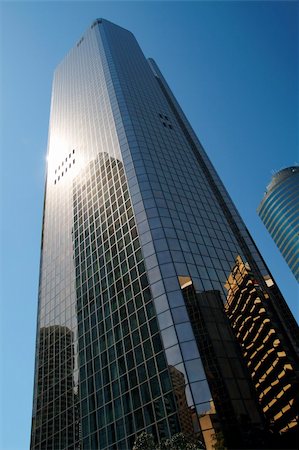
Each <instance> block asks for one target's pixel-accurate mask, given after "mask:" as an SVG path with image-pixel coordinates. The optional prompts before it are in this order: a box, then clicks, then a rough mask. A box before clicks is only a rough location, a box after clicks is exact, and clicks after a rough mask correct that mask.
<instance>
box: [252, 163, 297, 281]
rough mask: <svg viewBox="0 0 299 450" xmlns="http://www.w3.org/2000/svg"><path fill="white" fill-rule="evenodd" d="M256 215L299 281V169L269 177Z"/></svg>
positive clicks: (282, 171)
mask: <svg viewBox="0 0 299 450" xmlns="http://www.w3.org/2000/svg"><path fill="white" fill-rule="evenodd" d="M258 214H259V216H260V218H261V219H262V221H263V223H264V225H265V226H266V228H267V230H268V231H269V233H270V234H271V236H272V238H273V239H274V242H275V243H276V245H277V247H278V248H279V250H280V251H281V253H282V255H283V257H284V259H285V260H286V262H287V263H288V265H289V267H290V269H291V271H292V272H293V274H294V275H295V277H296V280H297V281H299V238H298V237H299V166H292V167H287V168H286V169H283V170H280V171H279V172H277V173H276V174H275V175H274V176H273V177H272V180H271V183H270V184H269V186H267V190H266V193H265V195H264V198H263V200H262V201H261V203H260V205H259V207H258Z"/></svg>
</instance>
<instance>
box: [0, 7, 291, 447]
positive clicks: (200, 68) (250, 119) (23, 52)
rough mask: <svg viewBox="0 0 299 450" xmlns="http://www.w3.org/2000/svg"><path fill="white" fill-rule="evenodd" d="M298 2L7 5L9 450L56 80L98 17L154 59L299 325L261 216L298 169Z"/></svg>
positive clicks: (21, 382) (20, 434)
mask: <svg viewBox="0 0 299 450" xmlns="http://www.w3.org/2000/svg"><path fill="white" fill-rule="evenodd" d="M298 5H299V4H298V2H287V1H284V2H190V3H189V2H168V1H164V2H109V3H108V2H107V3H106V2H43V1H40V2H32V3H31V2H1V5H0V8H1V23H0V29H1V32H0V33H1V53H0V54H1V88H0V93H1V110H0V113H1V117H0V123H1V160H0V162H1V205H2V207H1V211H2V212H1V248H2V252H1V253H2V258H1V270H0V273H1V294H2V295H1V297H2V311H1V347H2V348H1V350H2V354H3V360H2V364H1V385H2V388H1V397H2V398H1V403H0V404H1V408H2V409H1V427H2V429H1V438H0V448H1V450H8V449H9V450H23V449H24V450H25V449H26V450H27V449H28V447H29V439H30V425H31V424H30V423H31V408H32V388H33V369H34V346H35V327H36V312H37V288H38V271H39V254H40V236H41V221H42V206H43V191H44V171H45V156H46V147H47V131H48V120H49V109H50V96H51V82H52V75H53V71H54V69H55V67H56V65H57V64H58V63H59V62H60V60H61V59H62V58H63V57H64V55H65V54H66V52H67V51H68V50H69V49H70V48H71V47H72V46H73V45H74V44H75V43H76V42H77V41H78V40H79V39H80V37H81V35H82V34H83V32H84V31H85V29H86V28H87V27H88V26H90V24H91V22H92V21H93V20H94V19H95V18H97V17H103V18H106V19H108V20H111V21H112V22H115V23H117V24H119V25H121V26H123V27H124V28H127V29H129V30H130V31H132V32H133V33H134V34H135V36H136V38H137V40H138V42H139V44H140V45H141V48H142V49H143V51H144V53H145V55H146V56H148V57H149V56H151V57H153V58H154V59H155V60H156V62H157V63H158V65H159V66H160V69H161V70H162V72H163V74H164V76H165V77H166V80H167V81H168V83H169V85H170V87H171V88H172V90H173V92H174V94H175V95H176V97H177V99H178V101H179V102H180V104H181V106H182V108H183V110H184V111H185V113H186V115H187V117H188V118H189V120H190V122H191V124H192V126H193V127H194V129H195V131H196V133H197V135H198V136H199V138H200V140H201V142H202V144H203V145H204V147H205V149H206V151H207V153H208V155H209V156H210V158H211V160H212V162H213V163H214V165H215V167H216V169H217V170H218V172H219V174H220V176H221V178H222V180H223V182H224V184H225V186H226V188H227V189H228V191H229V193H230V194H231V196H232V198H233V200H234V202H235V203H236V205H237V207H238V209H239V211H240V213H241V215H242V217H243V219H244V221H245V223H246V225H247V227H248V228H249V231H250V232H251V234H252V236H253V238H254V239H255V241H256V243H257V245H258V247H259V249H260V251H261V253H262V255H263V256H264V258H265V260H266V263H267V264H268V266H269V268H270V271H271V272H272V274H273V276H274V278H275V279H276V281H277V283H278V285H279V287H280V289H281V290H282V292H283V294H284V295H285V298H286V300H287V302H288V304H289V306H290V308H291V309H292V311H293V313H294V314H295V316H296V318H297V320H298V318H299V311H298V288H297V284H296V281H295V279H294V277H293V275H292V274H291V272H290V270H289V268H288V266H287V265H286V263H285V262H284V260H283V258H282V256H281V255H280V253H279V251H278V250H277V248H276V246H275V244H274V243H273V242H272V239H271V237H270V236H269V235H268V233H267V231H266V229H265V228H264V225H263V224H262V223H261V221H260V219H259V218H258V216H257V213H256V208H257V206H258V204H259V202H260V200H261V198H262V196H263V193H264V190H265V187H266V185H267V184H268V183H269V181H270V178H271V175H272V170H277V169H281V168H283V167H285V166H289V165H292V164H294V163H295V162H297V163H298V161H299V155H298V151H299V145H298V141H299V140H298V128H297V127H298V111H299V108H298V106H299V89H298V83H299V73H298V61H299V58H298V57H299V52H298V46H299V31H298V23H299V22H298Z"/></svg>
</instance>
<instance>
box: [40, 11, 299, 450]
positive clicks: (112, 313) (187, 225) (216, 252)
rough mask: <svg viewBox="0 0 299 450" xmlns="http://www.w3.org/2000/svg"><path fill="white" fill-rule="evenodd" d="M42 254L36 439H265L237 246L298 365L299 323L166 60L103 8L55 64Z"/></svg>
mask: <svg viewBox="0 0 299 450" xmlns="http://www.w3.org/2000/svg"><path fill="white" fill-rule="evenodd" d="M41 251H42V255H41V270H40V285H39V309H38V328H37V343H36V371H35V390H34V403H33V425H32V436H31V449H32V450H41V449H45V448H47V449H51V450H54V449H57V450H62V449H84V450H94V449H110V450H112V449H123V450H128V449H131V448H132V446H133V443H134V440H135V438H136V436H137V435H138V434H139V433H141V432H142V431H147V432H148V433H152V434H153V436H154V437H155V439H156V441H157V442H161V441H162V440H163V439H164V438H168V437H170V436H171V435H173V434H175V433H177V432H180V431H183V432H184V434H186V435H187V436H188V437H189V439H191V440H193V441H194V442H196V441H201V442H202V443H203V445H204V446H205V448H206V449H207V450H212V449H213V448H214V445H215V443H217V441H218V446H219V442H220V441H221V442H222V441H223V442H225V444H226V445H227V446H228V447H229V448H235V449H241V448H248V442H249V437H250V436H256V438H255V439H256V441H255V440H254V439H253V438H252V440H251V441H250V442H251V444H252V445H253V446H254V447H251V448H263V445H265V446H266V445H267V442H266V440H267V436H268V433H270V431H271V430H270V427H269V426H268V422H267V417H266V416H265V414H264V411H263V407H262V406H261V404H260V401H259V395H260V394H259V392H258V390H257V389H256V387H255V386H254V382H253V381H252V376H251V372H250V370H248V364H247V361H246V358H245V357H244V355H243V353H242V352H243V350H242V342H240V340H239V339H238V336H237V335H236V333H235V330H234V329H233V327H232V325H231V318H230V314H228V313H227V311H226V310H225V308H224V305H225V304H226V302H227V301H228V289H230V288H229V287H228V283H230V282H231V284H232V286H234V285H235V281H234V280H232V281H230V280H231V279H230V275H231V273H232V271H233V270H234V268H235V264H236V258H237V257H240V258H241V259H242V261H244V262H246V264H249V265H250V267H251V272H252V274H253V276H254V277H255V279H256V280H257V281H258V283H259V285H260V286H262V289H263V290H264V292H265V295H267V299H266V297H265V296H264V297H263V298H262V299H261V302H262V303H263V302H265V301H267V302H271V304H272V305H273V311H275V314H276V316H277V320H276V322H275V324H273V327H276V329H277V332H278V333H279V336H280V338H279V339H280V340H281V347H282V348H283V351H284V352H285V353H286V359H285V363H286V364H291V365H292V367H294V368H295V367H297V371H298V347H296V345H297V343H296V333H298V328H297V325H296V323H295V321H294V318H293V316H292V314H291V313H290V311H289V309H288V307H287V305H286V303H285V301H284V299H283V298H282V297H281V295H280V293H279V290H278V288H277V287H276V291H275V292H274V291H273V290H271V289H270V287H269V286H268V285H267V283H266V279H267V277H268V278H269V277H270V275H269V271H268V269H267V267H266V266H265V264H264V262H263V260H262V258H261V256H260V254H259V252H258V250H257V249H256V247H255V245H254V243H253V241H252V239H251V237H250V235H249V234H248V232H247V229H246V227H245V225H244V223H243V222H242V220H241V218H240V216H239V215H238V212H237V211H236V209H235V207H234V205H233V203H232V201H231V200H230V198H229V196H228V194H227V192H226V191H225V189H224V187H223V185H222V183H221V181H220V180H219V178H218V176H217V174H216V172H215V170H214V169H213V166H212V165H211V163H210V161H209V159H208V157H207V155H206V154H205V152H204V150H203V148H202V146H201V144H200V142H199V141H198V139H197V137H196V135H195V134H194V132H193V130H192V128H191V127H190V125H189V123H188V121H187V119H186V117H185V116H184V114H183V112H182V110H181V109H180V106H179V105H178V103H177V102H176V100H175V98H174V96H173V94H172V92H171V91H170V89H169V87H168V85H167V83H166V81H165V80H164V78H163V76H162V74H161V72H160V71H159V69H158V67H157V65H156V64H155V62H154V61H153V60H147V59H146V58H145V57H144V55H143V53H142V51H141V50H140V48H139V46H138V44H137V42H136V40H135V38H134V36H133V35H132V34H131V33H130V32H128V31H127V30H124V29H123V28H121V27H119V26H116V25H114V24H112V23H110V22H108V21H106V20H101V19H98V20H96V21H95V22H94V23H93V24H92V25H91V27H90V28H89V29H88V30H87V31H86V33H85V34H84V35H83V36H82V37H81V39H80V40H79V41H78V43H77V44H76V45H75V46H74V48H73V49H72V50H71V51H70V52H69V53H68V55H67V56H66V57H65V59H64V60H63V61H62V63H61V64H60V65H59V66H58V67H57V69H56V71H55V75H54V82H53V93H52V103H51V117H50V126H49V138H48V167H47V181H46V191H45V204H44V216H43V234H42V250H41ZM271 320H272V319H270V321H271ZM63 345H65V348H64V349H63ZM269 345H274V342H272V341H271V343H270V344H269ZM296 364H297V366H296ZM290 383H293V384H294V383H296V377H294V379H293V380H291V381H290ZM66 389H67V391H68V393H69V394H68V395H66V393H65V390H66ZM273 392H274V391H273ZM294 427H295V425H294ZM294 427H293V428H294ZM280 431H281V432H284V433H285V432H287V431H288V430H287V429H285V428H281V429H280V430H279V433H280ZM260 436H263V438H261V439H260V438H259V437H260ZM265 436H266V437H265ZM263 439H264V441H263ZM265 439H266V440H265ZM268 448H269V445H268Z"/></svg>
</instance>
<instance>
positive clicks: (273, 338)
mask: <svg viewBox="0 0 299 450" xmlns="http://www.w3.org/2000/svg"><path fill="white" fill-rule="evenodd" d="M265 282H266V284H267V286H268V289H270V292H269V293H268V292H266V289H265V287H263V286H261V283H259V282H258V281H256V280H255V278H254V276H253V273H252V272H251V269H250V267H249V265H248V264H247V263H244V261H243V260H242V258H241V257H240V256H238V257H237V259H236V264H235V266H234V268H233V270H232V272H231V274H230V275H229V277H228V279H227V283H226V285H225V287H226V289H227V303H226V305H225V310H226V313H227V316H228V317H229V320H230V323H231V326H232V329H233V331H234V334H235V336H236V338H237V340H238V342H239V344H240V346H241V349H242V353H243V357H244V360H245V361H246V364H247V367H248V369H249V372H250V375H251V378H252V380H253V383H254V386H255V389H256V392H257V396H258V400H259V403H260V406H261V408H262V411H263V413H264V416H265V418H266V420H267V422H268V426H269V428H270V429H271V430H272V431H273V432H274V433H279V434H280V435H281V436H282V439H283V442H284V445H285V446H287V445H291V446H292V445H293V444H292V443H293V439H295V434H296V431H295V430H297V429H298V397H297V399H296V395H297V396H298V374H296V372H295V369H294V367H295V365H294V363H293V357H294V355H293V354H292V352H291V351H290V350H289V346H288V345H287V337H286V336H284V333H283V329H282V327H281V326H280V327H278V326H277V328H276V324H277V320H278V317H276V312H275V309H274V308H273V307H272V299H271V292H272V293H273V294H274V295H275V294H277V293H276V288H275V285H274V283H273V282H272V280H271V279H270V278H269V277H267V279H265ZM269 294H270V295H269ZM274 300H275V298H274ZM278 330H279V331H278ZM288 448H289V447H288Z"/></svg>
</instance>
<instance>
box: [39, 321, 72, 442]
mask: <svg viewBox="0 0 299 450" xmlns="http://www.w3.org/2000/svg"><path fill="white" fill-rule="evenodd" d="M38 355H39V358H38V372H37V373H38V379H37V403H36V415H35V416H34V417H33V427H32V428H33V436H34V438H33V442H32V444H33V448H53V449H54V448H55V449H56V448H59V449H64V448H70V447H72V448H74V449H79V448H80V443H79V437H80V436H79V434H80V433H79V413H78V407H77V401H78V396H77V393H76V391H75V387H74V379H73V371H74V339H73V332H72V331H71V330H70V329H69V328H68V327H65V326H60V325H53V326H49V327H43V328H41V329H40V335H39V351H38ZM45 439H46V440H45Z"/></svg>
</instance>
